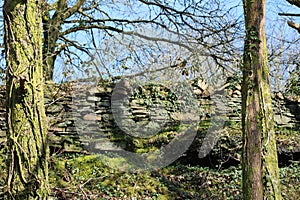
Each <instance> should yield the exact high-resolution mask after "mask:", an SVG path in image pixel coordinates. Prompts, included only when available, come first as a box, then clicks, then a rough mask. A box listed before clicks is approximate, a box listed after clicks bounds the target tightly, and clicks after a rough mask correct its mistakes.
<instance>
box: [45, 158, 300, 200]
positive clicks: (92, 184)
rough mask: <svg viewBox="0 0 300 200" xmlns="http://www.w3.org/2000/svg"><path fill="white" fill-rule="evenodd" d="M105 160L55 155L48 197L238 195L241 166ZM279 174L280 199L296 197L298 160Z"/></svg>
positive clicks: (299, 193)
mask: <svg viewBox="0 0 300 200" xmlns="http://www.w3.org/2000/svg"><path fill="white" fill-rule="evenodd" d="M107 161H108V160H105V159H104V160H103V159H99V158H97V157H96V156H81V157H76V158H68V159H67V158H63V157H60V158H55V160H53V163H52V164H51V168H50V182H51V188H52V195H53V196H55V197H56V198H57V199H131V200H134V199H153V200H155V199H161V200H164V199H214V200H217V199H220V200H224V199H242V197H241V167H240V166H237V167H230V168H228V169H219V170H216V169H210V168H202V167H192V166H185V165H177V166H168V167H165V168H162V169H159V170H155V171H131V172H124V171H121V170H119V169H117V166H121V168H122V166H123V165H124V164H125V163H124V160H116V159H115V160H114V161H113V162H115V166H114V167H112V168H111V167H108V166H107V163H106V162H107ZM125 165H126V164H125ZM110 166H112V165H111V163H110ZM123 169H124V168H123ZM280 172H281V182H282V192H283V196H284V199H290V200H297V199H298V198H299V196H300V186H299V182H300V166H299V163H296V162H295V163H293V164H291V165H290V166H288V167H285V168H281V169H280Z"/></svg>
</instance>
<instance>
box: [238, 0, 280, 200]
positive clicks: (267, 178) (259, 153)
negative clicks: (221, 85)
mask: <svg viewBox="0 0 300 200" xmlns="http://www.w3.org/2000/svg"><path fill="white" fill-rule="evenodd" d="M243 3H244V12H245V26H246V39H245V47H244V66H243V88H242V121H243V196H244V199H245V200H248V199H249V200H250V199H251V200H262V199H276V200H277V199H282V197H281V191H280V181H279V169H278V160H277V151H276V141H275V132H274V120H273V112H272V99H271V91H270V85H269V69H268V66H267V65H268V61H267V50H266V37H265V30H264V26H265V6H266V0H244V1H243Z"/></svg>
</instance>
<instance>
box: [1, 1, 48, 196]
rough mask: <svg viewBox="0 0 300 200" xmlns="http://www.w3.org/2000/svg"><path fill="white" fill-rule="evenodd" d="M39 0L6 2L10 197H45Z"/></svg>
mask: <svg viewBox="0 0 300 200" xmlns="http://www.w3.org/2000/svg"><path fill="white" fill-rule="evenodd" d="M40 3H41V2H40V1H39V0H37V1H36V0H27V1H17V0H11V1H8V0H7V1H5V4H4V19H5V45H6V46H5V47H6V63H7V81H6V87H7V89H6V90H7V95H6V96H7V99H6V104H7V105H6V109H7V128H8V129H7V144H8V148H9V150H8V151H9V152H8V161H7V164H8V177H7V197H6V198H7V199H47V197H48V195H49V187H48V164H47V161H48V144H47V121H46V117H45V110H44V100H43V98H44V94H43V73H42V67H43V65H42V23H41V22H42V21H41V16H40V13H41V12H40V8H39V5H41V4H40Z"/></svg>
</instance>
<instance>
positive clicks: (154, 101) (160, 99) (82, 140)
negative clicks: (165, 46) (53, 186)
mask: <svg viewBox="0 0 300 200" xmlns="http://www.w3.org/2000/svg"><path fill="white" fill-rule="evenodd" d="M121 86H122V87H120V85H119V88H117V89H116V88H115V84H114V83H103V84H101V85H100V84H98V86H90V85H88V84H87V83H85V82H80V83H74V82H73V83H65V84H61V85H56V84H52V83H51V84H48V85H47V87H46V92H45V106H46V114H47V116H48V119H49V138H50V146H51V151H52V152H63V151H66V152H83V151H86V152H88V151H94V152H95V151H103V150H105V151H106V150H118V149H126V150H132V151H134V150H136V146H138V144H137V143H138V141H135V140H134V138H135V137H139V135H135V133H138V132H141V130H140V129H141V128H140V127H143V129H144V132H143V131H142V132H143V133H144V134H147V132H149V131H150V132H151V130H153V129H154V130H161V131H162V132H164V131H169V132H172V131H173V132H176V127H177V126H178V124H180V121H181V120H184V118H187V120H193V119H191V118H193V116H184V115H185V114H182V113H181V112H180V106H179V105H180V100H179V99H176V94H174V93H172V91H171V90H170V88H167V87H164V86H163V85H155V84H153V85H147V86H136V87H135V89H134V91H131V90H130V86H129V85H128V83H126V82H124V83H123V85H121ZM190 88H192V92H193V95H194V96H195V98H196V99H197V101H198V103H199V104H200V106H199V115H200V119H201V120H200V124H205V123H206V126H209V121H210V116H212V115H213V114H214V112H215V109H214V107H215V106H216V105H215V104H216V103H217V102H216V101H212V99H211V94H212V93H213V92H214V91H211V89H210V88H209V87H208V86H207V85H206V84H205V83H204V82H203V81H201V80H197V81H193V82H191V87H190ZM224 89H225V90H224V91H225V97H226V101H225V102H226V108H225V110H226V121H227V122H229V123H231V124H232V123H237V124H238V123H239V122H240V121H241V91H240V86H239V85H238V84H228V85H227V87H224ZM118 90H119V91H118ZM112 92H115V93H116V94H117V95H121V96H122V95H123V96H130V98H129V99H128V104H127V105H126V106H125V107H127V108H125V107H124V109H123V110H122V109H121V110H119V111H113V110H112V109H111V98H112ZM218 92H219V93H220V91H218ZM117 97H118V96H117ZM119 97H120V96H119ZM223 97H224V96H223ZM0 99H1V102H0V103H1V104H0V139H1V141H5V130H6V126H5V89H4V88H2V89H1V90H0ZM273 109H274V114H275V122H276V125H277V128H279V129H280V128H282V129H293V130H299V129H300V100H299V99H291V98H286V97H284V96H283V95H282V94H280V93H277V94H274V95H273ZM113 112H114V115H113V114H112V113H113ZM118 112H123V116H124V112H126V113H125V116H126V117H125V118H124V117H123V118H122V119H120V118H118V117H119V115H118ZM119 114H120V115H121V113H119ZM123 121H124V123H123ZM153 121H154V122H153ZM120 123H123V124H120ZM126 123H127V124H126ZM124 124H125V125H124ZM207 124H208V125H207ZM149 126H150V127H149ZM126 127H127V128H128V129H126ZM174 127H175V128H174ZM129 131H131V133H129ZM171 135H172V134H171ZM144 136H145V135H144ZM168 136H170V134H169V135H168ZM146 137H148V136H147V135H146ZM149 137H150V136H149ZM170 137H172V136H170ZM108 139H109V141H110V142H107V141H108ZM169 139H170V138H169ZM154 143H155V142H153V144H154Z"/></svg>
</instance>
